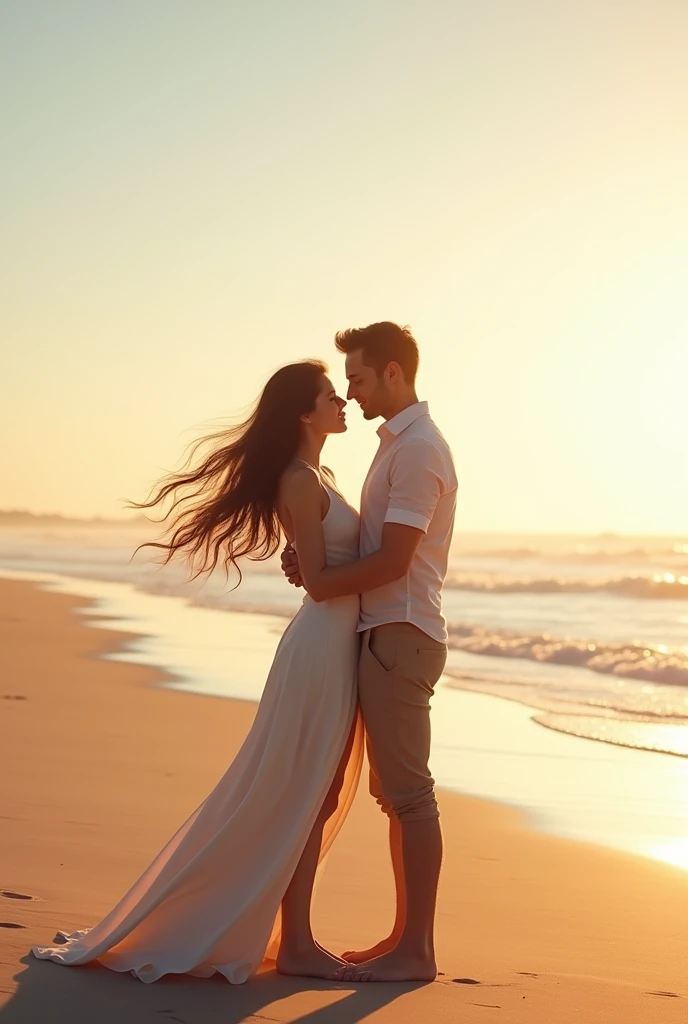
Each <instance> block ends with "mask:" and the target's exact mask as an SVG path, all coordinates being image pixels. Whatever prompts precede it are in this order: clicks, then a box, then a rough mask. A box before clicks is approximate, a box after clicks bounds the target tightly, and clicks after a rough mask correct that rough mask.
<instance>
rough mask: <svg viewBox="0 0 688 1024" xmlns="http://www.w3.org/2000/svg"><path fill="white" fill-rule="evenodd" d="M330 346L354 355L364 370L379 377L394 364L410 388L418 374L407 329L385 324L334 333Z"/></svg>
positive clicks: (414, 348)
mask: <svg viewBox="0 0 688 1024" xmlns="http://www.w3.org/2000/svg"><path fill="white" fill-rule="evenodd" d="M334 343H335V345H336V346H337V349H338V351H339V352H345V353H347V352H358V351H359V349H360V351H361V353H362V356H363V362H364V363H365V364H366V366H372V367H373V369H374V370H375V372H376V373H377V375H378V377H381V376H382V374H383V372H384V370H385V368H386V367H387V366H389V364H390V363H398V364H399V366H400V367H401V370H402V373H403V374H404V380H405V381H406V383H407V384H413V382H414V381H415V379H416V374H417V372H418V345H417V344H416V339H415V338H414V337H413V335H412V334H411V331H410V329H409V328H408V327H400V326H399V324H394V323H392V322H391V321H389V320H383V321H382V322H381V323H379V324H370V325H369V326H368V327H349V328H348V329H347V330H346V331H338V332H337V334H336V335H335V339H334Z"/></svg>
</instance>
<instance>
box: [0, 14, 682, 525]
mask: <svg viewBox="0 0 688 1024" xmlns="http://www.w3.org/2000/svg"><path fill="white" fill-rule="evenodd" d="M686 52H688V5H686V4H685V2H684V0H647V2H642V3H641V2H635V0H623V2H617V0H594V2H590V0H580V2H578V3H576V4H564V3H552V2H551V0H537V2H536V0H470V2H468V0H466V2H461V3H460V2H456V0H451V2H450V0H446V2H439V0H422V2H416V0H365V2H362V0H346V2H340V0H331V2H328V3H326V4H325V3H316V2H304V0H293V2H290V3H288V4H287V3H282V2H274V0H253V2H252V3H250V4H247V3H241V4H240V3H234V2H221V0H195V2H194V3H189V2H188V0H184V2H181V0H164V2H163V0H146V3H144V4H141V3H140V2H138V0H136V2H133V0H118V2H117V3H114V4H113V3H107V2H105V0H88V2H85V0H79V2H76V0H63V2H61V3H59V4H55V3H54V2H52V0H21V2H20V0H14V2H7V3H5V4H3V5H1V6H0V95H2V97H3V100H2V103H3V109H2V117H1V127H2V132H3V140H4V146H3V149H4V157H3V160H2V163H1V165H0V217H1V219H2V224H3V230H2V240H1V241H0V245H1V247H2V252H1V260H2V266H1V270H2V273H1V274H0V289H1V291H2V294H1V295H0V317H1V320H2V322H1V323H0V327H1V332H2V334H1V336H2V342H1V345H2V359H1V363H2V383H3V388H2V403H1V404H0V431H1V433H2V438H3V444H2V445H1V446H0V508H4V509H9V508H15V509H27V510H29V511H33V512H61V513H64V514H67V515H76V516H92V515H102V516H113V517H118V516H122V515H127V513H126V511H125V510H124V506H123V502H124V501H125V500H126V499H127V498H134V499H138V500H141V499H142V498H145V496H146V495H147V494H148V491H149V489H150V487H151V486H152V484H153V483H154V482H155V481H156V480H157V479H158V478H159V477H160V476H161V474H162V473H164V472H166V471H168V470H171V469H174V468H175V467H177V466H179V465H180V462H181V459H182V456H183V453H184V449H185V447H186V446H187V445H188V444H189V442H191V441H192V440H193V439H194V438H196V437H198V436H201V435H202V434H204V433H207V432H208V431H209V430H213V429H216V428H217V426H218V425H219V424H221V423H226V422H230V421H232V420H235V419H236V418H237V417H239V416H241V415H242V414H243V413H245V411H246V409H247V408H248V407H249V406H250V405H251V403H252V402H253V400H254V399H255V398H256V397H257V395H258V393H259V391H260V389H261V388H262V386H263V385H264V383H265V381H266V380H267V378H268V377H269V376H270V374H271V373H272V372H273V371H274V370H275V369H276V368H277V367H278V366H280V365H282V364H283V363H285V362H289V361H292V360H295V359H301V358H305V357H319V358H325V359H326V360H327V361H328V362H329V363H330V366H331V371H332V377H333V380H334V381H335V384H336V385H337V387H338V388H340V389H343V388H344V387H345V381H344V375H343V363H342V360H341V357H340V356H338V355H337V353H336V352H335V349H334V346H333V337H334V333H335V331H337V330H339V329H341V328H344V327H349V326H362V325H364V324H367V323H371V322H374V321H378V320H395V321H397V322H399V323H402V324H408V325H410V327H411V329H412V330H413V332H414V334H415V336H416V338H417V340H418V343H419V347H420V352H421V372H420V375H419V382H418V387H419V394H420V397H421V398H423V399H427V400H428V401H429V402H430V407H431V412H432V414H433V416H434V418H435V420H436V421H437V423H438V425H439V426H440V428H441V430H442V431H443V433H444V434H445V436H446V437H447V439H448V441H449V442H450V444H451V446H452V449H453V452H454V456H455V460H456V465H457V472H458V476H459V481H460V494H459V506H458V514H457V528H458V529H459V530H467V531H476V530H478V531H480V530H485V531H504V532H518V531H546V532H578V531H580V532H593V533H594V532H602V531H615V532H621V533H646V534H652V533H675V534H680V533H686V531H688V473H687V472H686V451H687V442H688V413H687V410H688V399H687V397H686V396H687V394H688V302H687V301H686V297H687V295H688V188H687V187H686V182H688V117H686V101H687V98H688V61H687V60H686V56H685V55H686ZM349 422H350V424H351V426H350V430H349V431H348V433H347V434H346V435H344V436H343V437H337V438H333V439H331V440H330V441H329V442H328V446H327V448H326V449H325V454H324V462H326V463H327V464H329V465H331V466H332V467H333V468H334V470H335V471H336V473H337V476H338V479H339V482H340V485H341V487H342V488H343V490H344V491H345V493H346V494H347V496H348V497H349V498H350V499H351V500H352V501H353V502H354V503H356V502H357V500H358V495H359V491H360V486H361V483H362V480H363V478H364V475H365V471H366V469H367V466H368V464H369V462H370V459H371V458H372V456H373V454H374V451H375V448H376V446H377V438H376V436H375V426H376V424H370V423H364V422H363V421H362V419H361V416H360V413H359V411H358V409H357V408H356V409H354V410H352V413H351V416H350V417H349Z"/></svg>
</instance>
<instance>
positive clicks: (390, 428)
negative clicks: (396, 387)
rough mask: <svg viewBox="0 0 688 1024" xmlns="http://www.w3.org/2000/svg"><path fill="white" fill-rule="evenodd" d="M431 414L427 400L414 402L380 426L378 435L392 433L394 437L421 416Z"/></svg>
mask: <svg viewBox="0 0 688 1024" xmlns="http://www.w3.org/2000/svg"><path fill="white" fill-rule="evenodd" d="M429 415H430V410H429V408H428V403H427V402H414V403H413V405H409V406H407V408H406V409H402V410H401V412H398V413H397V414H396V416H392V418H391V420H387V422H386V423H383V424H382V426H381V427H378V430H377V436H378V437H379V438H385V437H388V436H389V435H390V434H391V436H392V437H398V435H399V434H400V433H401V432H402V430H406V428H407V427H410V426H411V424H412V423H413V422H414V420H417V419H418V418H419V417H420V416H429Z"/></svg>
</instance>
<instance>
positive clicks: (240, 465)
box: [128, 360, 327, 586]
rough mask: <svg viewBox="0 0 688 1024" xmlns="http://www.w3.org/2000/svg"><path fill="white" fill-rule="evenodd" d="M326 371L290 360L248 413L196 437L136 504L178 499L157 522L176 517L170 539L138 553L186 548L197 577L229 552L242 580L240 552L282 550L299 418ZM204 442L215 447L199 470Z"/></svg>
mask: <svg viewBox="0 0 688 1024" xmlns="http://www.w3.org/2000/svg"><path fill="white" fill-rule="evenodd" d="M325 373H327V366H326V365H325V364H324V363H321V362H318V361H316V360H305V361H304V362H300V363H290V364H289V365H287V366H283V367H282V368H281V369H280V370H278V371H277V372H276V373H275V374H273V376H272V377H271V378H270V380H269V381H268V382H267V384H266V385H265V388H264V389H263V392H262V394H261V396H260V398H259V399H258V402H257V404H256V406H255V408H254V410H253V412H252V413H251V415H250V416H249V417H248V419H246V420H244V421H243V422H242V423H239V424H237V425H236V426H233V427H230V428H229V429H225V430H221V431H217V432H215V433H213V434H210V435H207V436H206V437H202V438H200V440H198V441H195V442H193V444H192V451H191V452H190V454H189V455H188V457H187V460H186V462H185V464H184V466H183V468H182V469H181V470H180V471H179V472H176V473H171V474H170V475H169V476H168V477H167V478H166V479H165V480H163V481H162V482H161V483H159V484H157V485H156V488H154V493H153V495H152V497H150V499H149V500H148V501H145V502H141V503H138V502H129V503H128V507H130V508H139V509H148V508H154V507H155V506H157V505H160V504H162V503H163V502H165V500H166V499H167V498H169V497H172V498H173V502H172V506H171V508H170V509H169V510H168V511H167V512H166V513H165V515H164V516H163V517H162V519H158V520H154V521H155V522H166V521H167V520H168V519H170V522H169V524H168V526H167V527H166V529H165V532H164V534H163V537H164V536H166V535H169V536H168V539H167V540H164V539H163V540H161V541H148V542H147V543H145V544H140V545H139V547H138V548H137V549H136V551H138V550H139V549H140V548H144V547H154V548H160V549H161V550H163V551H164V552H165V558H164V560H163V561H162V563H161V564H162V565H166V564H167V563H168V562H169V561H170V560H171V559H172V558H173V557H174V556H175V555H177V554H179V553H183V554H184V555H185V557H186V559H187V561H188V563H189V565H190V566H191V567H192V569H193V568H194V567H195V566H197V565H199V568H198V569H197V571H196V572H195V573H194V575H193V576H192V577H191V578H192V579H196V578H197V577H198V576H200V575H201V574H202V573H210V572H212V571H213V570H214V569H215V567H216V566H217V564H218V561H219V559H220V556H221V555H223V556H224V557H223V565H224V569H225V573H226V576H227V578H229V572H230V567H233V568H234V569H236V570H237V572H238V574H239V583H240V582H241V577H242V574H241V569H240V567H239V565H238V560H239V559H240V558H249V559H251V560H253V561H264V560H265V559H267V558H270V557H271V555H273V554H275V552H276V551H277V549H278V547H279V543H280V539H281V536H282V530H281V526H280V521H279V518H278V515H277V495H278V489H279V483H280V479H281V477H282V474H283V473H284V470H285V469H286V468H287V466H288V465H289V463H290V462H291V460H292V459H293V458H294V455H295V454H296V450H297V447H298V444H299V440H300V435H301V419H300V418H301V416H303V415H305V414H306V413H309V412H312V411H313V409H314V408H315V402H316V399H317V397H318V394H319V391H320V388H321V386H322V377H323V374H325ZM204 445H209V446H210V452H209V453H207V454H206V455H205V457H204V458H203V459H202V461H201V462H200V464H199V465H198V466H197V467H196V468H195V469H194V468H192V463H193V461H194V459H195V456H196V453H197V451H198V449H199V448H201V447H202V446H204ZM135 553H136V552H134V554H135ZM132 557H133V556H132ZM237 586H238V584H237Z"/></svg>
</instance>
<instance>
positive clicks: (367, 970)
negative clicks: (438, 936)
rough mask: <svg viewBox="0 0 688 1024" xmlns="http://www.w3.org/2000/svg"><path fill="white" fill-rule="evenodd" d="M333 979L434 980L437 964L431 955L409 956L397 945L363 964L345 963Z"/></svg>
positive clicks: (333, 975)
mask: <svg viewBox="0 0 688 1024" xmlns="http://www.w3.org/2000/svg"><path fill="white" fill-rule="evenodd" d="M330 977H331V978H332V979H333V980H334V981H349V982H351V981H354V982H364V981H434V980H435V978H436V977H437V964H436V963H435V960H434V958H432V957H427V958H425V957H419V956H411V955H410V954H408V953H404V952H403V951H402V950H400V949H399V948H398V947H397V949H393V950H391V951H390V952H389V953H384V954H383V955H382V956H378V957H375V959H373V960H368V961H367V962H366V963H363V964H352V963H349V964H345V965H344V966H343V967H340V968H339V969H338V970H335V972H334V974H332V975H330Z"/></svg>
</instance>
